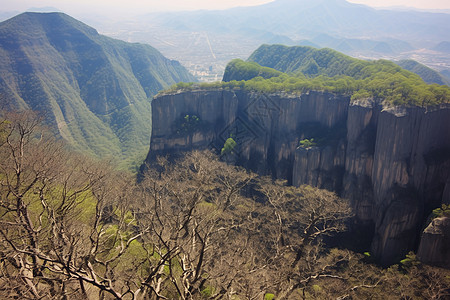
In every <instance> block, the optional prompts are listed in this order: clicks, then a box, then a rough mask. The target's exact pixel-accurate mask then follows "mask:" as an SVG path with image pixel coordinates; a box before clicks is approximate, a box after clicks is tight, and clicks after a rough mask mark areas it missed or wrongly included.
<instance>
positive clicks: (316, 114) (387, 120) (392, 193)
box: [147, 90, 450, 264]
mask: <svg viewBox="0 0 450 300" xmlns="http://www.w3.org/2000/svg"><path fill="white" fill-rule="evenodd" d="M152 109H153V111H152V112H153V132H152V140H151V146H150V152H149V155H148V158H147V160H148V161H149V162H151V161H152V160H153V159H154V158H155V157H156V156H157V155H159V154H167V153H176V152H178V151H186V150H191V149H193V148H196V149H197V148H213V149H216V150H217V151H218V152H219V153H220V150H221V148H222V147H223V145H224V143H225V141H226V140H227V139H228V138H230V137H231V138H233V139H234V140H235V141H236V146H235V147H234V149H233V150H232V152H231V155H232V156H234V157H233V161H235V162H237V163H238V164H241V165H243V166H245V167H247V168H249V169H251V170H253V171H256V172H258V173H260V174H270V175H272V176H273V177H276V178H284V179H287V180H288V182H290V183H292V184H293V185H301V184H310V185H313V186H317V187H321V188H326V189H329V190H334V191H336V192H337V193H338V194H340V195H341V196H342V197H344V198H347V199H349V200H350V201H351V203H352V205H353V207H354V210H355V214H356V218H357V220H358V221H359V224H362V225H367V226H372V227H373V228H374V236H373V240H372V252H373V254H374V255H375V256H376V257H378V259H379V260H380V262H381V263H383V264H389V263H392V262H395V261H397V260H398V259H400V258H402V257H404V255H405V254H406V253H407V252H408V251H410V250H413V249H415V248H416V247H417V245H418V243H419V236H420V230H421V229H422V228H423V226H424V222H425V221H424V220H425V219H426V217H427V215H428V214H429V213H430V212H431V210H432V209H434V208H436V207H438V206H440V204H441V203H449V202H450V122H449V121H448V120H450V105H441V106H439V107H434V108H433V109H425V108H419V107H411V108H395V109H383V107H382V106H381V105H379V104H378V103H376V102H374V101H369V100H367V101H363V102H359V103H352V104H350V100H349V98H348V97H345V96H338V95H333V94H329V93H319V92H309V93H306V94H302V95H300V96H292V95H285V94H281V93H280V94H270V95H267V94H261V93H252V92H245V91H239V90H235V91H231V90H214V91H191V92H182V93H177V94H170V95H163V96H159V97H156V98H155V99H154V101H153V108H152ZM186 116H196V117H198V119H199V121H198V122H199V124H200V125H199V126H194V127H190V126H188V125H189V124H188V125H186V124H184V123H183V119H184V120H187V119H186ZM183 124H184V125H183ZM180 126H181V127H180ZM183 126H187V127H188V128H190V130H188V131H183V130H181V131H180V128H181V129H182V128H184V127H183ZM304 139H309V140H311V141H312V143H311V144H310V145H307V146H303V147H299V141H300V140H304ZM422 243H425V244H426V242H424V241H422ZM421 247H422V246H421ZM433 259H436V258H433ZM446 259H447V258H446Z"/></svg>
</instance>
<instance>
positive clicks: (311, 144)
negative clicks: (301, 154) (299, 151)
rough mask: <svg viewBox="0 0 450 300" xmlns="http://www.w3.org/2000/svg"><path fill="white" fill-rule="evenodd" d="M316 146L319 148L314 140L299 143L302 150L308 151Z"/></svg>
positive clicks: (304, 140)
mask: <svg viewBox="0 0 450 300" xmlns="http://www.w3.org/2000/svg"><path fill="white" fill-rule="evenodd" d="M315 146H317V143H316V142H314V139H303V140H301V141H300V142H299V147H300V148H304V149H308V148H311V147H315Z"/></svg>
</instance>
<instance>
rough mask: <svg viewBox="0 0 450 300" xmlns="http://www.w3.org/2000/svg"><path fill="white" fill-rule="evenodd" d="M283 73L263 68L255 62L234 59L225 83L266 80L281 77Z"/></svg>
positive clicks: (226, 73)
mask: <svg viewBox="0 0 450 300" xmlns="http://www.w3.org/2000/svg"><path fill="white" fill-rule="evenodd" d="M281 74H282V72H280V71H277V70H274V69H272V68H267V67H261V66H260V65H259V64H257V63H254V62H244V61H243V60H241V59H233V60H232V61H230V62H229V63H228V65H227V67H226V69H225V74H224V76H223V81H231V80H236V81H241V80H250V79H252V78H255V77H262V78H264V79H268V78H272V77H276V76H280V75H281Z"/></svg>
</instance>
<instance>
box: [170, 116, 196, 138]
mask: <svg viewBox="0 0 450 300" xmlns="http://www.w3.org/2000/svg"><path fill="white" fill-rule="evenodd" d="M175 124H176V125H175V126H176V133H177V134H179V135H187V134H192V133H194V132H196V131H198V130H199V129H201V127H202V125H203V123H202V121H201V120H200V119H199V117H197V116H196V115H185V116H184V117H181V118H180V119H179V120H178V121H177V122H175Z"/></svg>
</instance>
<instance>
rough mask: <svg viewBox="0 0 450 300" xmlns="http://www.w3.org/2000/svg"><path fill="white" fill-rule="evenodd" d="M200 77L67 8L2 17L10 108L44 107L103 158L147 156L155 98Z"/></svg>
mask: <svg viewBox="0 0 450 300" xmlns="http://www.w3.org/2000/svg"><path fill="white" fill-rule="evenodd" d="M193 80H194V78H193V77H192V76H191V75H190V74H189V73H188V72H187V71H186V69H185V68H184V67H182V66H181V65H180V64H179V63H178V62H176V61H172V60H169V59H167V58H165V57H164V56H163V55H162V54H161V53H159V52H158V51H157V50H156V49H154V48H152V47H151V46H148V45H142V44H130V43H126V42H123V41H119V40H114V39H111V38H108V37H105V36H102V35H99V34H98V33H97V31H96V30H95V29H93V28H91V27H89V26H87V25H85V24H83V23H81V22H79V21H77V20H75V19H73V18H71V17H69V16H67V15H65V14H62V13H47V14H41V13H24V14H21V15H19V16H16V17H14V18H12V19H10V20H7V21H5V22H2V23H0V94H1V96H2V98H1V103H2V106H3V107H2V108H7V109H32V110H35V111H39V112H41V113H42V114H44V115H45V117H46V120H47V122H48V123H49V124H50V126H51V127H52V128H53V129H54V131H55V133H56V134H57V135H59V136H61V137H62V138H63V139H65V140H67V141H68V142H69V144H70V145H71V146H72V147H73V148H75V149H77V150H82V151H84V152H87V153H90V154H93V155H95V156H98V157H102V158H105V157H111V158H112V159H113V160H116V161H118V162H124V161H127V162H129V161H133V160H135V159H136V156H138V155H142V156H144V155H145V152H146V151H148V146H149V143H150V134H151V108H150V99H151V98H152V96H153V95H154V94H156V93H157V92H158V91H159V90H161V89H164V88H166V87H168V86H170V85H172V84H174V83H176V82H179V81H193Z"/></svg>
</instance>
